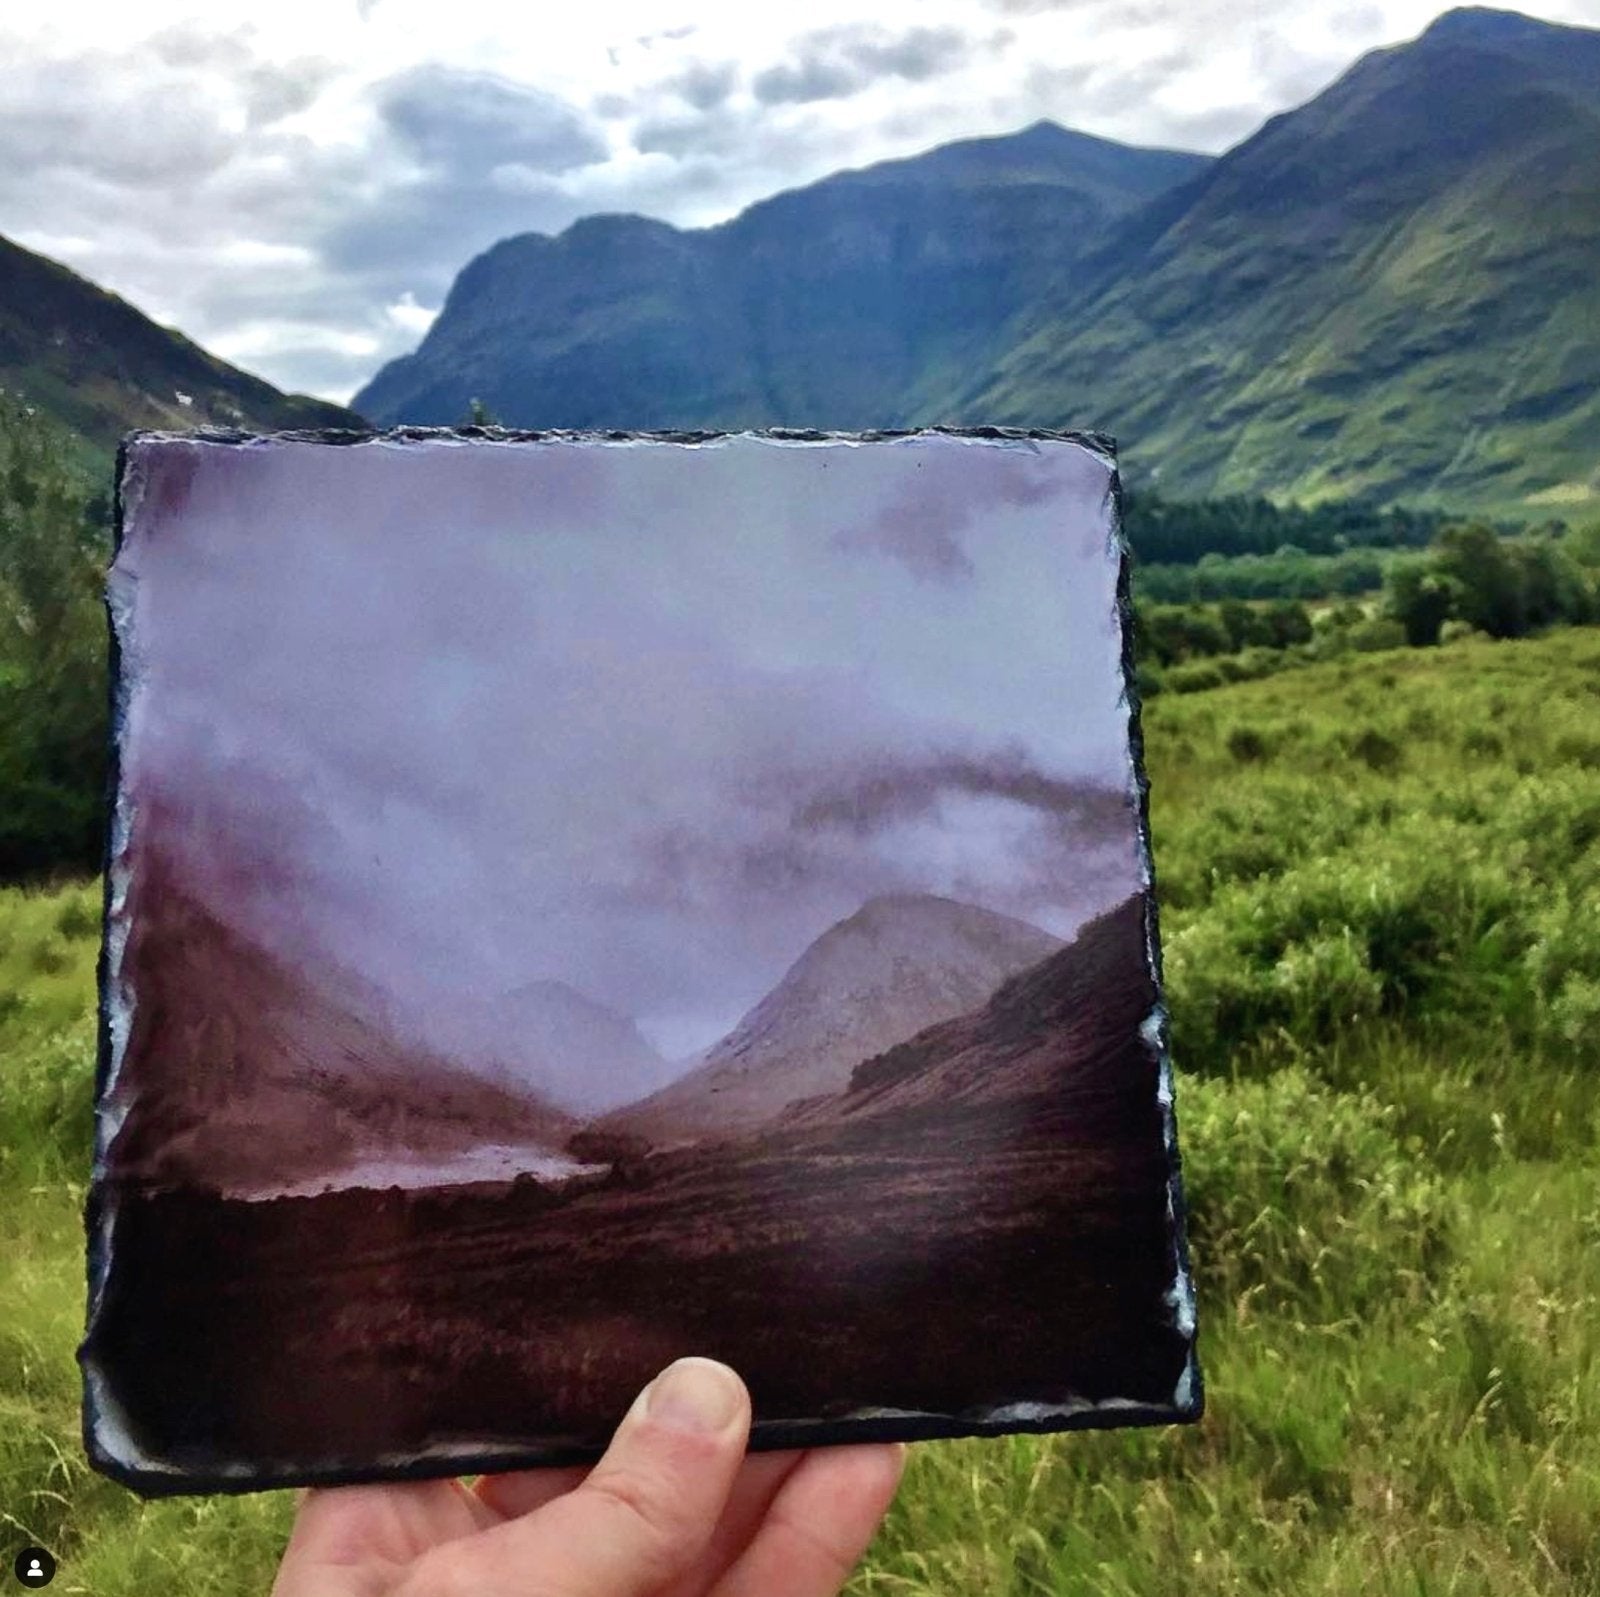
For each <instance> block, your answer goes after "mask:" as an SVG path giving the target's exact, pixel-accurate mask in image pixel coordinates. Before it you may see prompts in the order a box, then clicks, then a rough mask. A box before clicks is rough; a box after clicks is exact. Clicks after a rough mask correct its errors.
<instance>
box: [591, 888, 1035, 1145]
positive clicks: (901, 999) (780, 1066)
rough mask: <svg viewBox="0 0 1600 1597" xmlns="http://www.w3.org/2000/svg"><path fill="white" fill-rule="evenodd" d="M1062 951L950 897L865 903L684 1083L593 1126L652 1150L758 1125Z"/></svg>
mask: <svg viewBox="0 0 1600 1597" xmlns="http://www.w3.org/2000/svg"><path fill="white" fill-rule="evenodd" d="M1060 946H1061V944H1060V940H1059V939H1058V938H1055V937H1052V936H1051V935H1050V934H1049V933H1047V932H1043V931H1040V930H1039V929H1038V928H1037V927H1035V926H1030V925H1028V924H1026V923H1025V922H1023V921H1018V920H1013V919H1011V918H1010V917H1008V916H1005V915H997V914H994V913H993V912H992V911H989V910H985V909H978V908H976V907H974V906H973V905H970V904H959V903H956V902H954V901H953V900H951V899H945V898H936V897H933V896H931V895H921V894H909V895H902V896H893V897H885V898H875V899H872V900H870V901H869V902H868V903H867V904H865V905H864V906H863V907H862V908H861V909H860V910H858V911H857V912H856V914H854V915H852V916H850V917H849V919H848V920H843V921H840V922H839V923H838V924H837V925H835V926H833V927H831V928H829V930H827V931H826V932H824V933H823V934H822V935H821V936H820V937H819V938H818V939H817V940H816V941H815V942H814V943H812V944H811V946H810V947H809V948H808V949H807V950H806V951H805V952H804V953H803V954H802V955H801V956H800V958H799V959H798V960H796V962H795V963H794V965H792V966H791V967H790V969H789V971H788V972H787V974H786V975H785V976H784V977H783V979H782V981H780V982H779V983H778V985H777V986H776V987H775V988H773V990H772V991H771V992H770V993H768V994H767V996H766V997H765V998H763V999H762V1000H761V1002H760V1003H759V1004H757V1005H756V1006H755V1008H753V1009H752V1010H751V1011H750V1012H749V1013H748V1014H747V1015H746V1016H745V1017H744V1018H743V1019H742V1020H741V1021H740V1022H739V1024H738V1025H737V1026H736V1027H735V1028H734V1029H733V1031H731V1032H730V1033H729V1034H728V1035H727V1036H726V1037H724V1038H723V1039H722V1040H721V1041H720V1042H718V1043H716V1044H715V1045H714V1046H713V1047H712V1048H710V1049H709V1050H708V1051H707V1053H706V1055H705V1057H704V1059H703V1061H702V1062H701V1063H700V1064H699V1065H698V1066H697V1067H696V1068H695V1069H693V1070H692V1071H691V1072H690V1073H689V1074H688V1075H686V1076H684V1077H683V1078H682V1079H681V1080H679V1081H677V1082H674V1083H673V1084H672V1085H671V1086H669V1087H667V1088H665V1089H664V1090H662V1091H661V1092H658V1093H656V1094H655V1095H654V1096H652V1097H650V1098H647V1099H645V1100H644V1101H643V1102H642V1103H638V1104H635V1105H632V1106H631V1107H629V1108H627V1109H624V1110H621V1111H619V1112H617V1113H616V1114H614V1115H611V1116H608V1117H607V1119H606V1121H605V1122H603V1125H604V1126H605V1127H606V1128H607V1129H610V1130H614V1131H622V1132H627V1133H631V1134H635V1135H639V1136H643V1137H645V1138H647V1139H649V1140H650V1141H652V1142H657V1143H664V1142H671V1141H674V1140H683V1139H690V1138H695V1137H705V1136H714V1135H722V1134H727V1133H731V1132H734V1131H738V1130H743V1129H748V1128H750V1127H753V1126H756V1125H760V1124H762V1123H763V1122H766V1121H770V1120H772V1119H774V1118H775V1117H776V1116H777V1115H779V1114H780V1113H781V1111H782V1110H783V1109H784V1108H785V1106H786V1105H788V1104H789V1103H791V1102H793V1101H794V1100H796V1099H803V1098H809V1097H812V1096H815V1095H817V1094H826V1093H836V1092H842V1091H843V1090H844V1089H845V1088H846V1087H847V1086H848V1085H849V1082H850V1077H851V1072H852V1071H853V1070H854V1069H855V1068H856V1066H857V1065H859V1064H860V1063H861V1062H862V1061H863V1060H864V1059H867V1058H869V1057H871V1056H872V1055H875V1054H878V1053H881V1052H882V1051H883V1050H884V1049H886V1048H889V1047H891V1046H892V1045H893V1044H895V1043H897V1042H902V1041H904V1040H905V1039H906V1038H909V1037H911V1036H913V1035H915V1034H916V1033H918V1032H920V1031H922V1030H923V1029H924V1028H926V1027H927V1026H930V1025H932V1024H934V1023H935V1022H937V1021H940V1020H945V1019H948V1018H949V1017H951V1016H955V1015H961V1014H965V1013H966V1012H968V1011H969V1010H973V1009H976V1008H978V1007H979V1006H981V1005H982V1004H983V1003H984V1002H985V1001H986V1000H987V999H988V998H989V996H990V995H991V994H992V993H993V992H994V991H995V989H996V988H997V987H999V986H1000V984H1001V983H1002V982H1003V981H1005V979H1006V978H1007V977H1008V976H1011V975H1013V974H1015V973H1016V972H1017V971H1020V970H1024V969H1026V968H1028V967H1029V966H1032V965H1036V964H1038V963H1039V961H1040V960H1042V959H1045V958H1046V957H1048V956H1049V955H1050V954H1051V953H1052V952H1053V951H1054V950H1056V949H1057V948H1059V947H1060Z"/></svg>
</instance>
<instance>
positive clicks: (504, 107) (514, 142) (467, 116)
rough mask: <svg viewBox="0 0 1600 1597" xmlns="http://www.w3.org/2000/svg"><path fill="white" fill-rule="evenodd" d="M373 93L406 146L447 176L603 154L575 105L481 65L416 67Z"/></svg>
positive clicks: (568, 165) (546, 165)
mask: <svg viewBox="0 0 1600 1597" xmlns="http://www.w3.org/2000/svg"><path fill="white" fill-rule="evenodd" d="M375 98H376V100H377V105H378V113H379V116H380V117H381V119H382V120H383V122H384V123H385V124H386V125H387V126H388V127H389V128H390V129H392V130H393V131H394V132H395V133H396V134H398V135H399V137H400V139H401V140H402V142H403V143H404V144H405V145H406V147H407V148H408V149H409V150H410V152H411V153H413V154H414V155H416V156H417V157H418V158H419V159H420V160H421V161H422V163H423V164H424V165H425V166H426V167H428V168H430V169H432V170H434V171H438V172H443V173H448V174H450V175H451V176H452V177H457V178H460V177H470V176H471V175H472V174H473V173H475V172H482V171H490V170H493V169H495V168H497V167H504V166H517V167H524V168H527V169H529V170H532V171H535V172H544V173H558V172H567V171H571V170H572V168H574V167H579V166H593V165H594V164H595V163H596V162H599V161H603V160H605V158H606V156H607V154H608V153H609V151H608V147H607V144H606V141H605V139H604V138H603V137H601V135H600V134H599V133H598V132H597V131H596V130H595V128H594V127H593V126H592V124H590V123H589V121H588V120H587V119H586V118H585V117H584V116H583V114H582V113H581V112H580V111H578V110H577V108H576V107H574V106H571V105H568V104H567V103H565V102H564V101H562V100H560V99H558V98H557V97H556V96H554V95H551V94H546V93H544V92H543V91H541V90H539V89H535V88H530V87H528V86H527V85H524V84H519V83H511V82H508V81H506V80H505V79H504V78H499V77H496V76H494V75H493V74H491V73H487V72H461V71H456V70H453V69H452V68H449V67H440V66H425V67H417V68H414V69H413V70H412V71H410V72H406V73H402V74H401V75H400V76H398V77H395V78H391V79H390V80H388V81H387V82H386V83H384V84H382V85H380V87H379V89H378V92H377V94H376V96H375Z"/></svg>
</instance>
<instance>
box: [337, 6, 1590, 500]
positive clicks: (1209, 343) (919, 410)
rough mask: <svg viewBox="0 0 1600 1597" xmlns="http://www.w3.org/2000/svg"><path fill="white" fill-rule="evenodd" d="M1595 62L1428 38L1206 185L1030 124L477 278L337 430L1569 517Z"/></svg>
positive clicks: (1285, 125)
mask: <svg viewBox="0 0 1600 1597" xmlns="http://www.w3.org/2000/svg"><path fill="white" fill-rule="evenodd" d="M1597 329H1600V32H1596V31H1595V30H1592V29H1587V28H1575V27H1563V26H1557V25H1555V24H1551V23H1545V22H1539V21H1535V20H1533V19H1531V18H1528V17H1523V16H1520V15H1517V14H1515V13H1511V12H1503V11H1488V10H1462V11H1452V12H1450V13H1448V14H1446V15H1445V16H1442V17H1441V18H1439V20H1438V21H1437V22H1435V23H1434V24H1433V26H1432V27H1430V28H1429V29H1428V30H1427V32H1426V33H1424V34H1423V35H1422V37H1421V38H1419V39H1417V40H1414V41H1412V42H1411V43H1408V44H1404V45H1400V46H1396V47H1394V48H1391V49H1385V50H1380V51H1376V52H1374V53H1373V54H1370V55H1368V56H1366V57H1364V58H1363V59H1362V60H1360V61H1359V62H1357V63H1356V64H1355V65H1354V66H1353V67H1352V68H1351V69H1350V71H1348V72H1347V73H1346V74H1345V75H1344V76H1343V77H1342V78H1340V79H1339V80H1338V82H1336V83H1335V84H1333V85H1332V86H1331V87H1330V88H1329V89H1327V90H1326V91H1325V92H1324V93H1322V94H1320V95H1318V96H1317V97H1316V98H1315V99H1314V100H1312V101H1311V102H1310V103H1309V104H1307V105H1305V106H1303V107H1301V108H1299V109H1298V110H1295V111H1291V112H1289V113H1287V114H1285V115H1282V116H1277V117H1274V118H1273V119H1272V120H1271V121H1269V122H1268V123H1267V124H1266V125H1265V126H1264V127H1263V128H1262V129H1261V130H1260V131H1259V132H1258V133H1256V134H1255V135H1254V136H1253V137H1251V138H1249V139H1247V140H1245V141H1244V143H1242V144H1241V145H1239V146H1238V147H1237V148H1235V149H1233V150H1231V151H1230V152H1229V153H1228V154H1226V155H1225V156H1223V157H1221V158H1219V159H1217V160H1215V161H1211V160H1206V159H1204V158H1201V157H1197V156H1181V155H1174V154H1172V153H1170V152H1155V151H1147V150H1132V149H1128V148H1126V147H1124V146H1117V145H1108V144H1105V143H1104V142H1103V141H1099V140H1093V139H1086V138H1085V137H1084V136H1083V135H1080V134H1073V133H1068V132H1066V131H1064V130H1063V129H1061V128H1059V127H1055V126H1053V125H1052V124H1049V123H1041V124H1039V125H1037V126H1035V127H1033V128H1030V129H1027V130H1026V131H1024V132H1022V133H1019V134H1014V135H1011V136H1010V137H1008V138H1000V139H989V140H972V141H967V142H965V143H961V144H953V145H948V146H945V147H943V148H941V149H938V150H934V151H932V152H930V153H928V154H926V155H922V156H918V157H916V158H914V159H912V160H910V161H899V162H889V163H885V164H884V165H882V166H877V167H871V168H868V169H866V170H865V171H862V172H852V173H843V174H839V175H837V176H835V177H832V178H828V179H825V180H824V181H822V182H821V183H818V184H814V185H812V186H811V187H810V188H807V189H801V190H798V191H795V192H792V193H787V194H780V195H778V196H776V197H775V198H773V199H770V200H767V201H765V202H763V203H762V204H760V205H756V206H752V207H751V208H750V209H749V210H748V211H746V212H744V213H743V214H742V215H741V216H739V217H737V218H736V219H735V220H733V221H732V222H729V223H727V224H724V225H723V226H722V227H719V228H712V229H707V230H703V231H699V232H684V231H680V230H678V229H676V228H672V227H669V226H667V225H666V224H665V223H662V222H653V221H647V220H645V219H644V218H642V217H615V216H613V217H590V218H586V219H585V220H583V221H580V222H577V223H575V224H574V225H573V226H572V227H571V228H569V229H568V230H567V231H566V232H565V233H563V234H562V235H561V236H560V237H559V238H543V237H539V236H535V235H529V236H526V237H523V238H516V239H510V240H507V241H506V242H504V243H502V244H499V245H497V246H495V247H494V248H493V249H491V250H489V251H488V252H487V253H486V254H484V255H482V256H480V257H479V258H478V259H477V260H475V261H474V262H472V263H471V265H469V266H468V267H467V268H466V270H465V271H463V272H462V273H461V275H460V277H459V278H458V279H457V281H456V284H455V286H454V288H453V289H452V291H451V294H450V297H449V300H448V302H447V303H446V305H445V308H444V311H443V312H442V314H441V315H440V317H439V319H438V321H437V322H436V323H435V325H434V327H433V329H432V331H431V332H430V333H429V335H428V337H427V338H426V339H425V340H424V342H423V344H422V346H421V348H419V349H418V350H417V352H416V353H415V354H413V355H411V356H408V357H406V358H405V359H403V360H400V361H396V362H394V363H392V364H391V365H389V366H387V367H385V368H384V370H383V371H382V372H380V373H379V374H378V376H377V377H376V378H375V379H374V381H373V382H372V384H371V385H370V386H369V387H368V388H367V389H366V390H365V391H364V392H363V393H362V394H361V395H360V396H359V397H358V400H357V404H358V405H359V406H360V407H361V408H363V409H364V410H366V411H367V413H369V414H371V415H373V416H374V417H376V418H377V419H379V420H381V421H384V422H395V421H413V422H440V421H453V420H455V419H457V418H458V417H460V416H461V415H462V414H463V413H464V412H465V410H466V408H467V405H468V401H469V400H470V399H471V398H472V397H474V396H477V397H480V398H482V399H483V400H484V401H485V402H486V403H487V404H488V406H489V408H490V410H491V411H492V412H494V413H495V414H496V415H497V416H498V417H499V418H500V419H501V420H502V421H504V422H506V423H508V424H513V425H526V426H544V425H567V426H591V425H592V426H605V427H612V426H616V427H670V426H728V427H745V426H755V425H762V424H785V423H786V424H796V425H808V426H825V427H845V428H848V427H872V426H889V425H900V424H912V423H931V422H952V421H959V422H966V423H969V424H986V423H991V422H1011V423H1016V424H1026V425H1038V426H1070V427H1094V428H1100V429H1103V430H1108V431H1110V432H1112V433H1114V434H1116V435H1117V436H1119V437H1120V438H1121V439H1122V440H1123V441H1124V444H1125V446H1126V453H1125V458H1126V461H1127V464H1128V467H1129V471H1130V475H1131V476H1132V477H1133V478H1134V479H1135V480H1140V479H1143V480H1145V481H1147V482H1150V483H1155V484H1158V485H1159V486H1160V488H1161V489H1162V490H1163V491H1164V492H1165V493H1167V494H1169V495H1172V496H1176V497H1195V496H1216V495H1228V494H1235V493H1247V494H1261V493H1265V494H1270V495H1272V496H1274V497H1276V498H1278V499H1280V500H1284V499H1296V500H1302V501H1307V502H1314V501H1318V500H1322V499H1327V498H1332V497H1337V496H1364V497H1370V498H1372V499H1375V500H1379V501H1388V502H1393V501H1405V502H1411V503H1431V504H1435V505H1442V506H1445V507H1448V508H1452V509H1456V508H1478V509H1482V510H1488V511H1493V512H1495V513H1501V514H1508V513H1517V512H1521V513H1525V514H1526V513H1539V512H1544V513H1549V512H1555V513H1564V512H1566V511H1568V510H1570V509H1573V508H1577V509H1581V508H1582V507H1583V506H1585V505H1594V504H1596V503H1600V446H1597V444H1596V439H1597V438H1600V337H1597V336H1596V330H1597Z"/></svg>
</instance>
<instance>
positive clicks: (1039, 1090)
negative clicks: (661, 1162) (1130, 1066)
mask: <svg viewBox="0 0 1600 1597" xmlns="http://www.w3.org/2000/svg"><path fill="white" fill-rule="evenodd" d="M1145 909H1146V899H1145V896H1144V895H1143V894H1135V895H1134V896H1133V897H1132V898H1129V899H1128V900H1126V902H1124V903H1122V904H1119V905H1117V906H1116V908H1114V909H1111V910H1108V911H1107V912H1106V913H1105V914H1103V915H1100V916H1098V917H1096V918H1095V919H1094V920H1092V921H1090V922H1089V923H1088V924H1087V925H1086V926H1084V927H1083V928H1082V929H1081V930H1080V931H1079V933H1078V935H1077V936H1076V937H1075V938H1074V939H1073V940H1072V941H1071V942H1070V943H1068V944H1067V945H1066V946H1065V947H1064V948H1061V949H1060V950H1059V951H1058V952H1056V953H1054V954H1051V955H1050V956H1049V957H1048V958H1046V959H1044V960H1043V961H1041V962H1039V963H1038V964H1035V965H1033V966H1032V967H1030V968H1029V969H1027V970H1025V971H1022V972H1021V973H1019V974H1018V975H1015V976H1013V977H1012V978H1011V979H1010V980H1009V981H1007V982H1005V983H1004V984H1003V985H1002V986H1001V987H999V988H998V989H997V990H996V991H995V992H994V993H993V995H992V996H991V997H990V998H989V999H988V1000H987V1002H985V1003H984V1004H983V1005H982V1006H981V1007H979V1008H977V1009H975V1010H974V1011H973V1012H972V1013H970V1014H962V1015H958V1016H956V1017H954V1018H953V1019H950V1020H946V1021H943V1022H941V1023H940V1024H938V1025H934V1026H930V1027H929V1028H928V1029H927V1030H925V1031H922V1032H919V1033H918V1034H917V1035H916V1036H914V1037H912V1038H909V1039H908V1040H906V1041H905V1042H902V1043H899V1044H897V1045H896V1046H895V1047H893V1048H889V1049H887V1050H886V1051H884V1052H883V1053H881V1054H879V1055H877V1056H876V1057H875V1058H872V1059H867V1060H864V1061H863V1062H862V1063H861V1064H860V1065H858V1066H857V1067H856V1069H855V1070H854V1071H853V1072H852V1073H851V1076H850V1081H849V1085H848V1088H847V1090H846V1091H844V1092H843V1093H836V1094H833V1095H830V1096H828V1097H818V1098H814V1099H811V1100H810V1101H808V1102H803V1103H797V1104H794V1105H792V1106H791V1107H790V1109H789V1110H788V1111H787V1112H786V1113H785V1114H784V1116H783V1122H782V1123H783V1124H784V1125H786V1126H790V1127H802V1126H824V1125H838V1124H841V1123H844V1122H849V1121H852V1120H859V1119H864V1118H870V1117H872V1116H876V1115H886V1114H903V1113H906V1112H916V1111H920V1110H930V1109H939V1110H948V1109H949V1108H950V1107H951V1106H952V1105H961V1106H967V1105H978V1104H990V1105H994V1104H1012V1105H1019V1106H1025V1105H1027V1104H1028V1103H1029V1102H1030V1100H1031V1101H1034V1102H1037V1101H1038V1100H1039V1099H1040V1098H1043V1097H1054V1096H1058V1095H1060V1094H1062V1092H1063V1090H1064V1088H1065V1087H1067V1086H1069V1085H1070V1086H1072V1087H1073V1092H1074V1105H1075V1107H1074V1114H1075V1116H1076V1117H1077V1118H1078V1119H1079V1120H1087V1119H1089V1118H1092V1117H1093V1115H1094V1113H1095V1108H1096V1106H1095V1104H1093V1103H1091V1102H1089V1101H1088V1099H1086V1098H1085V1096H1084V1092H1083V1089H1084V1088H1085V1087H1086V1086H1087V1085H1088V1084H1089V1083H1094V1084H1095V1087H1094V1089H1093V1093H1094V1095H1097V1096H1098V1098H1099V1099H1101V1100H1102V1102H1101V1104H1100V1108H1101V1109H1103V1110H1106V1111H1110V1112H1115V1106H1117V1105H1118V1104H1120V1105H1121V1108H1122V1111H1123V1112H1124V1113H1126V1112H1128V1111H1129V1110H1130V1108H1131V1107H1133V1106H1132V1105H1131V1104H1130V1102H1129V1094H1128V1092H1127V1088H1126V1082H1125V1080H1123V1079H1119V1076H1118V1074H1117V1073H1116V1072H1114V1071H1110V1072H1108V1071H1107V1070H1106V1069H1105V1068H1104V1067H1105V1065H1106V1064H1107V1063H1109V1062H1112V1061H1115V1060H1117V1059H1119V1058H1120V1057H1121V1056H1122V1055H1123V1054H1124V1053H1125V1052H1126V1050H1127V1047H1128V1042H1129V1039H1130V1037H1132V1036H1134V1035H1135V1034H1137V1033H1138V1031H1139V1028H1140V1027H1141V1026H1142V1025H1143V1024H1144V1022H1145V1021H1146V1020H1147V1019H1148V1018H1149V1016H1150V1014H1151V1012H1152V1011H1153V1010H1154V1008H1155V1005H1156V997H1157V995H1156V987H1155V981H1154V979H1153V977H1152V976H1151V973H1150V962H1149V958H1148V955H1147V951H1146V950H1147V945H1146V941H1145V935H1146V934H1145ZM1064 1071H1065V1072H1066V1075H1065V1076H1064ZM1068 1077H1079V1078H1081V1080H1079V1081H1077V1082H1076V1083H1073V1082H1071V1081H1070V1080H1069V1079H1067V1078H1068ZM1140 1107H1143V1106H1140Z"/></svg>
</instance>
